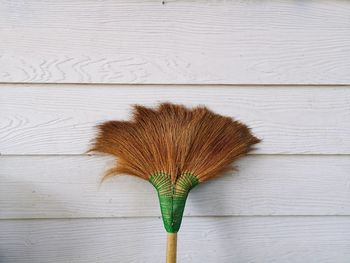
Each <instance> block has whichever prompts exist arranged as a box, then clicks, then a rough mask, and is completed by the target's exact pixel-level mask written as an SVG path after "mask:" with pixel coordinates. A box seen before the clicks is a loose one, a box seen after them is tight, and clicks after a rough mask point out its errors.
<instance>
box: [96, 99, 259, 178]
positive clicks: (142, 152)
mask: <svg viewBox="0 0 350 263" xmlns="http://www.w3.org/2000/svg"><path fill="white" fill-rule="evenodd" d="M98 127H99V134H98V136H97V138H96V140H95V143H94V146H93V148H92V149H91V151H97V152H102V153H107V154H111V155H114V156H115V157H117V159H118V163H117V164H116V166H115V167H114V168H112V169H110V170H109V171H108V172H107V176H108V175H115V174H121V173H123V174H130V175H135V176H138V177H141V178H143V179H145V180H149V178H150V176H151V175H153V174H155V173H158V172H163V173H165V174H168V175H170V177H171V181H172V182H175V181H176V180H177V179H178V177H179V176H180V175H181V174H183V173H191V174H193V175H194V176H195V177H196V178H197V179H198V180H199V182H203V181H206V180H208V179H211V178H213V177H215V176H217V175H219V174H220V173H222V172H223V171H225V170H227V169H229V168H230V164H231V163H232V162H233V161H235V160H236V159H237V158H239V157H240V156H242V155H244V154H246V153H247V152H248V151H249V150H251V146H252V145H253V144H256V143H258V142H259V141H260V140H259V139H257V138H256V137H254V136H253V135H252V134H251V132H250V130H249V128H248V127H247V126H246V125H244V124H242V123H240V122H238V121H235V120H233V119H232V118H229V117H224V116H221V115H218V114H215V113H213V112H212V111H210V110H208V109H207V108H206V107H196V108H194V109H188V108H186V107H184V106H182V105H176V104H171V103H163V104H160V105H159V106H158V108H156V109H152V108H147V107H144V106H135V107H134V112H133V120H132V121H109V122H106V123H104V124H102V125H100V126H98Z"/></svg>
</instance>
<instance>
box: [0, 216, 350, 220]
mask: <svg viewBox="0 0 350 263" xmlns="http://www.w3.org/2000/svg"><path fill="white" fill-rule="evenodd" d="M229 217H232V218H251V217H258V218H272V217H273V218H287V217H292V218H293V217H298V218H303V217H304V218H316V217H327V218H330V217H342V218H344V217H350V215H202V216H200V215H198V216H184V218H229ZM128 218H140V219H142V218H145V219H146V218H158V219H161V216H120V217H112V216H110V217H28V218H26V217H23V218H18V217H14V218H11V217H9V218H0V221H7V220H8V221H10V220H11V221H12V220H78V219H80V220H83V219H84V220H89V219H90V220H96V219H104V220H113V219H128Z"/></svg>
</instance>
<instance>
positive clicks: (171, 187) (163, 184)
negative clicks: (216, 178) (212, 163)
mask: <svg viewBox="0 0 350 263" xmlns="http://www.w3.org/2000/svg"><path fill="white" fill-rule="evenodd" d="M149 181H150V182H151V184H152V185H153V186H154V187H155V188H156V189H157V192H158V198H159V203H160V210H161V212H162V218H163V223H164V227H165V230H166V231H167V232H169V233H176V232H178V231H179V229H180V226H181V221H182V215H183V212H184V210H185V205H186V199H187V196H188V193H189V191H190V190H191V189H192V188H193V187H195V186H196V185H197V184H198V183H199V181H198V179H197V177H195V176H194V175H193V174H192V173H183V174H181V175H180V176H179V177H178V178H177V180H176V182H175V183H172V182H171V178H170V175H169V174H166V173H164V172H157V173H154V174H152V175H151V177H150V178H149Z"/></svg>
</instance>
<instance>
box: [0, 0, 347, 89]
mask: <svg viewBox="0 0 350 263" xmlns="http://www.w3.org/2000/svg"><path fill="white" fill-rule="evenodd" d="M164 2H165V4H162V1H153V0H152V1H148V0H137V1H130V0H127V1H125V0H124V1H114V0H109V1H88V2H87V1H69V0H65V1H34V0H31V1H25V2H19V1H5V0H2V1H1V2H0V3H1V8H0V35H1V41H0V81H2V82H46V83H48V82H50V83H53V82H56V83H81V82H83V83H163V84H164V83H168V84H173V83H177V84H179V83H184V84H188V83H200V84H203V83H213V84H232V83H240V84H258V83H260V84H262V83H264V84H272V83H273V84H281V83H283V84H321V83H322V84H335V83H337V84H349V83H350V74H349V72H350V63H349V61H350V19H349V13H350V2H348V1H340V0H336V1H326V0H322V1H307V2H305V1H304V2H300V1H272V0H271V1H263V2H260V1H253V2H251V1H248V2H247V1H189V2H186V1H164Z"/></svg>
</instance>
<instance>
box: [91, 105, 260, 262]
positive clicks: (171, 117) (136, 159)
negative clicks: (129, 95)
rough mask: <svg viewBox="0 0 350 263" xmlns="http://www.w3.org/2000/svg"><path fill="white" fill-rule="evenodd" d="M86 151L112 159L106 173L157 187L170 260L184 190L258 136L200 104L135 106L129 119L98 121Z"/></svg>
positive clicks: (204, 178) (219, 169)
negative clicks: (111, 156)
mask: <svg viewBox="0 0 350 263" xmlns="http://www.w3.org/2000/svg"><path fill="white" fill-rule="evenodd" d="M98 129H99V133H98V136H97V138H96V139H95V142H94V145H93V147H92V149H91V151H95V152H101V153H107V154H111V155H113V156H115V157H117V159H118V163H117V164H116V166H115V167H113V168H111V169H110V170H108V171H107V173H106V176H107V177H108V176H112V175H116V174H129V175H134V176H137V177H140V178H142V179H145V180H148V181H149V182H150V183H151V184H152V185H153V186H154V187H155V188H156V190H157V192H158V197H159V203H160V209H161V213H162V219H163V223H164V227H165V230H166V231H167V232H168V236H167V252H166V262H167V263H175V262H176V245H177V232H178V231H179V229H180V225H181V221H182V215H183V212H184V208H185V203H186V199H187V195H188V193H189V191H190V190H191V189H192V188H193V187H195V186H196V185H198V184H199V183H202V182H204V181H207V180H209V179H212V178H214V177H216V176H217V175H219V174H221V173H222V172H224V171H226V170H228V169H230V164H231V163H232V162H233V161H234V160H236V159H237V158H239V157H240V156H242V155H245V154H246V153H247V152H248V151H249V150H250V149H251V146H252V145H253V144H255V143H258V142H259V141H260V140H259V139H257V138H256V137H254V136H253V135H252V134H251V133H250V130H249V128H248V127H247V126H245V125H244V124H242V123H240V122H238V121H235V120H233V119H232V118H229V117H224V116H221V115H218V114H215V113H213V112H211V111H210V110H208V109H207V108H206V107H196V108H193V109H188V108H186V107H184V106H182V105H176V104H171V103H163V104H160V105H159V106H158V107H157V108H155V109H152V108H147V107H144V106H138V105H137V106H135V107H134V112H133V119H132V121H109V122H106V123H103V124H101V125H99V126H98Z"/></svg>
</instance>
